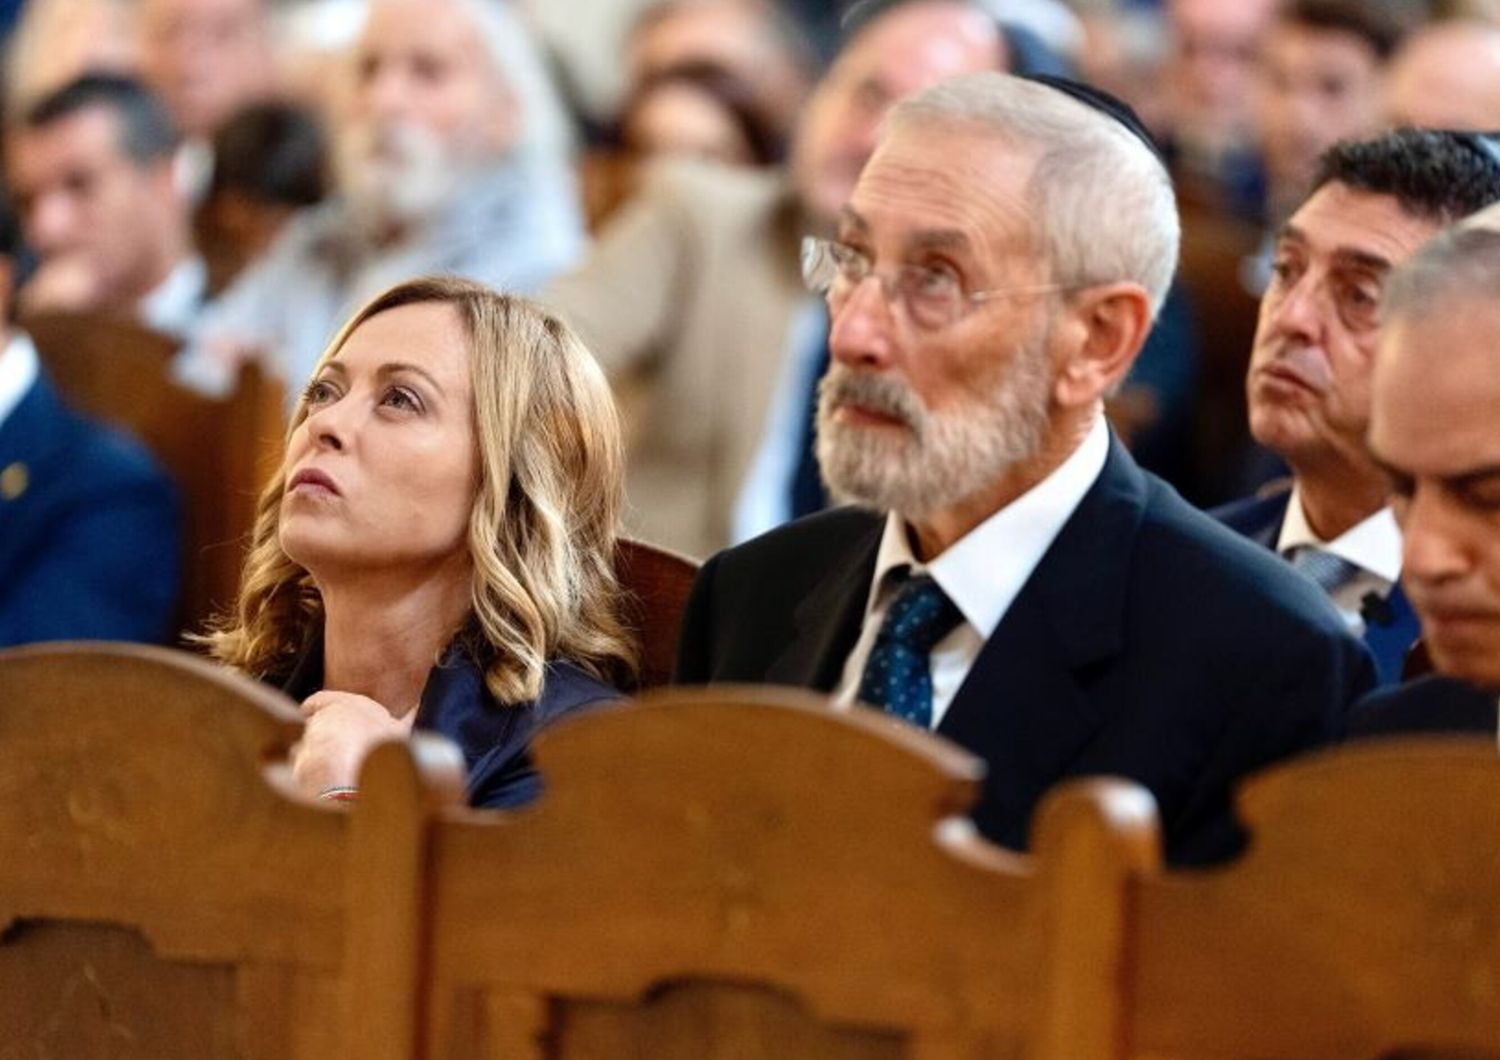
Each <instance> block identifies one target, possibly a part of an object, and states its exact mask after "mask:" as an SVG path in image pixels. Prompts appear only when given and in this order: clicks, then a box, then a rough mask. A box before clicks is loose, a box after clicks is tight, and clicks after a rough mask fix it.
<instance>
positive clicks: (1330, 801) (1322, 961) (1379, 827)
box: [1121, 737, 1500, 1060]
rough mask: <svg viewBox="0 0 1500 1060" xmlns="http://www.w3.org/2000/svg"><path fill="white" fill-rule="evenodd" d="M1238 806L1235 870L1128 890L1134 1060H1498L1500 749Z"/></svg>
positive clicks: (1310, 781) (1321, 770)
mask: <svg viewBox="0 0 1500 1060" xmlns="http://www.w3.org/2000/svg"><path fill="white" fill-rule="evenodd" d="M1240 804H1241V808H1242V815H1243V817H1244V819H1245V821H1246V824H1247V826H1248V828H1249V830H1250V832H1251V836H1252V838H1251V843H1250V847H1249V850H1248V851H1247V852H1246V853H1245V855H1244V857H1243V858H1242V859H1240V860H1239V861H1237V862H1236V863H1234V864H1233V865H1230V866H1228V867H1226V868H1223V869H1220V870H1216V871H1208V872H1201V873H1172V874H1167V875H1163V876H1156V877H1151V876H1146V877H1142V878H1141V879H1140V880H1139V881H1138V882H1137V884H1136V885H1135V887H1134V888H1133V890H1134V894H1133V905H1134V909H1135V915H1134V918H1133V919H1134V924H1133V927H1132V929H1131V936H1132V937H1131V942H1130V951H1131V953H1132V954H1133V957H1132V960H1131V962H1130V966H1129V972H1128V975H1127V976H1126V977H1125V978H1124V979H1123V980H1122V988H1123V991H1124V997H1123V998H1122V1001H1121V1003H1122V1005H1124V1006H1128V1008H1129V1011H1130V1015H1131V1018H1130V1032H1129V1037H1130V1039H1131V1051H1132V1054H1133V1055H1140V1056H1152V1057H1168V1056H1171V1057H1193V1058H1195V1060H1197V1058H1204V1057H1257V1058H1283V1057H1286V1058H1291V1057H1297V1058H1311V1057H1317V1058H1323V1060H1339V1058H1345V1057H1348V1058H1356V1057H1358V1058H1373V1057H1387V1056H1389V1057H1397V1056H1400V1057H1419V1056H1421V1057H1438V1056H1442V1057H1449V1058H1454V1057H1480V1056H1485V1057H1490V1058H1495V1057H1500V757H1497V755H1496V753H1495V741H1494V739H1493V738H1492V737H1491V738H1486V739H1459V738H1454V739H1451V740H1442V739H1429V740H1424V741H1420V742H1417V741H1411V742H1406V741H1401V742H1391V743H1371V744H1368V745H1360V746H1351V747H1347V748H1342V749H1338V750H1336V751H1332V752H1328V753H1325V754H1322V755H1319V756H1315V757H1312V758H1309V759H1305V760H1300V761H1297V762H1293V763H1289V764H1287V765H1284V766H1282V767H1279V768H1277V769H1274V770H1272V771H1270V772H1268V773H1266V774H1263V775H1261V776H1258V777H1256V778H1254V779H1253V780H1252V781H1250V782H1249V783H1248V784H1247V785H1246V787H1245V788H1244V790H1243V791H1242V793H1241V799H1240Z"/></svg>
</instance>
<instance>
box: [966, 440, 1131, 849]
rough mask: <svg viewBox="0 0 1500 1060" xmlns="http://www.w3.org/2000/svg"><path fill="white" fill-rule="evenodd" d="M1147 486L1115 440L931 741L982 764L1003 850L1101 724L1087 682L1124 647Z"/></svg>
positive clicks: (1020, 836)
mask: <svg viewBox="0 0 1500 1060" xmlns="http://www.w3.org/2000/svg"><path fill="white" fill-rule="evenodd" d="M1146 488H1147V486H1146V480H1145V477H1144V476H1143V475H1142V474H1141V472H1140V470H1139V469H1138V468H1137V467H1136V465H1135V462H1134V461H1133V460H1131V458H1130V457H1129V456H1128V455H1127V454H1126V453H1125V451H1124V449H1123V448H1122V447H1121V446H1120V445H1119V443H1118V442H1116V441H1114V440H1113V439H1111V443H1110V453H1109V458H1108V460H1107V461H1106V462H1105V465H1104V470H1103V471H1102V472H1101V473H1100V475H1099V478H1098V480H1097V481H1096V482H1095V483H1094V485H1093V487H1092V488H1091V489H1090V490H1089V492H1088V493H1087V494H1085V495H1084V498H1083V501H1082V503H1080V504H1079V506H1078V508H1077V510H1076V511H1074V513H1073V515H1072V516H1071V517H1070V518H1069V520H1068V522H1067V523H1066V524H1065V525H1064V527H1063V529H1062V532H1061V533H1060V534H1058V536H1057V539H1056V540H1055V541H1054V542H1053V543H1052V547H1051V548H1049V549H1048V550H1047V553H1046V555H1045V556H1043V557H1042V561H1041V563H1040V564H1038V565H1037V568H1036V570H1035V571H1033V572H1032V575H1031V577H1030V579H1028V580H1027V582H1026V585H1025V586H1024V587H1023V588H1022V590H1021V592H1020V594H1019V595H1018V596H1017V597H1016V599H1015V602H1014V603H1013V604H1012V605H1011V607H1010V609H1009V610H1008V611H1007V612H1006V614H1005V617H1004V618H1003V619H1001V621H1000V625H999V626H998V627H996V629H995V632H994V634H993V635H992V636H991V637H990V639H989V640H988V641H987V642H986V643H985V645H984V647H983V648H982V649H981V650H980V653H979V657H978V658H977V659H976V660H975V663H974V666H973V667H972V668H971V669H970V671H969V675H968V677H967V679H966V680H965V681H964V683H963V685H962V686H961V687H960V688H959V690H958V694H957V695H956V696H955V697H954V700H953V703H952V705H951V706H950V707H949V709H948V712H947V714H946V715H944V718H943V722H942V724H941V725H940V726H939V727H938V732H939V733H941V734H942V735H944V736H947V737H949V738H950V739H953V740H956V741H957V742H958V743H960V744H962V745H963V746H964V747H966V748H968V749H969V750H971V751H974V752H975V753H977V754H979V755H980V756H981V757H983V758H984V759H985V761H987V762H988V763H989V766H990V774H989V780H988V782H987V784H986V788H985V797H984V802H985V805H984V807H983V808H982V810H981V813H982V814H983V815H984V816H985V817H987V818H988V819H989V822H990V824H991V825H992V826H993V827H994V828H995V829H996V832H997V833H998V834H1001V835H1003V836H1005V837H1006V839H1007V841H1015V842H1021V841H1023V840H1024V826H1025V822H1026V820H1027V819H1028V818H1029V816H1030V810H1031V808H1032V806H1034V804H1035V802H1036V800H1037V799H1038V798H1039V797H1040V796H1041V793H1042V792H1043V791H1044V790H1045V789H1046V788H1047V787H1048V786H1049V785H1051V784H1052V783H1053V782H1055V781H1056V779H1057V778H1058V777H1059V776H1061V775H1062V774H1063V773H1064V772H1066V770H1067V768H1068V766H1069V764H1070V763H1071V762H1072V761H1073V760H1074V759H1075V758H1076V757H1077V756H1078V753H1079V752H1080V751H1081V750H1082V748H1083V747H1084V745H1085V744H1086V743H1087V742H1088V740H1089V739H1090V737H1092V736H1093V734H1094V733H1095V732H1096V731H1097V730H1098V728H1099V726H1100V725H1101V724H1102V723H1103V721H1104V719H1105V717H1106V712H1107V710H1108V704H1106V703H1101V702H1098V701H1096V700H1095V699H1094V698H1093V697H1092V695H1091V694H1090V690H1089V688H1088V677H1089V674H1090V672H1091V671H1097V670H1098V668H1099V667H1100V665H1101V664H1104V663H1107V662H1108V661H1109V660H1111V659H1113V658H1114V657H1115V656H1116V655H1117V654H1118V653H1119V651H1120V649H1121V646H1122V644H1123V639H1124V629H1123V626H1124V611H1125V604H1126V594H1127V592H1128V588H1129V581H1130V571H1131V567H1132V563H1133V560H1132V553H1133V551H1134V547H1135V539H1136V535H1137V532H1138V530H1139V528H1140V523H1141V518H1142V516H1143V514H1144V511H1145V505H1146Z"/></svg>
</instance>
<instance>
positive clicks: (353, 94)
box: [182, 0, 583, 394]
mask: <svg viewBox="0 0 1500 1060" xmlns="http://www.w3.org/2000/svg"><path fill="white" fill-rule="evenodd" d="M348 70H349V74H350V76H351V78H352V82H351V83H350V85H349V89H350V91H349V97H348V100H347V103H346V105H345V107H344V108H343V109H342V110H341V112H340V115H339V121H338V123H337V125H336V126H335V127H334V129H333V130H332V138H333V150H334V177H335V188H336V191H337V193H338V194H337V195H336V197H334V198H333V199H331V200H330V201H329V202H327V203H325V204H324V205H322V206H320V207H318V208H316V209H314V210H312V211H310V212H308V213H307V214H305V215H304V216H301V217H299V218H297V219H296V220H295V221H294V222H293V223H291V224H290V225H288V226H287V228H286V229H285V230H284V231H283V232H282V234H281V236H280V237H279V238H278V239H277V241H276V243H275V244H274V245H273V246H272V248H271V250H270V251H269V252H268V253H267V254H266V255H265V257H264V258H262V259H261V260H260V261H259V262H257V263H256V264H255V265H254V266H253V267H252V268H250V269H248V270H246V271H245V272H244V273H243V274H242V275H241V276H240V277H239V279H238V280H236V281H235V283H234V284H233V285H232V286H231V287H230V288H229V290H228V291H226V292H225V293H224V295H223V296H222V297H221V298H219V299H217V300H216V301H215V303H214V305H213V306H212V307H211V309H210V311H209V312H208V314H207V315H206V319H205V320H204V322H203V325H202V327H201V328H200V330H199V332H198V333H197V335H196V336H195V342H194V346H193V349H192V350H191V351H190V352H189V353H188V354H187V355H186V357H185V359H184V361H183V364H182V377H183V379H184V381H185V382H187V383H189V384H190V385H194V386H196V387H198V388H200V389H204V390H207V391H209V392H215V391H219V390H222V389H223V388H225V387H226V386H227V385H228V384H229V381H230V380H231V379H232V378H233V375H232V373H233V370H234V367H235V365H237V364H238V363H239V362H240V361H242V360H244V359H246V358H247V357H261V358H263V359H264V360H265V362H266V363H267V364H268V365H269V366H270V367H271V369H272V370H273V372H275V373H276V374H277V375H279V376H281V377H282V378H283V379H284V380H285V381H286V382H287V383H288V385H289V392H290V393H292V394H295V393H296V392H297V391H298V390H299V388H300V387H301V386H302V385H303V384H304V383H305V382H306V381H307V378H308V374H309V373H310V372H311V370H312V366H313V364H314V363H315V362H316V360H317V358H318V355H319V353H320V352H321V351H322V349H323V347H324V346H325V345H326V343H327V341H328V338H329V337H330V335H331V334H332V333H333V331H334V329H335V327H336V326H337V324H338V322H339V321H340V320H342V319H344V318H345V317H347V316H348V315H349V314H350V313H351V312H352V311H353V309H354V308H355V307H357V306H358V305H359V304H360V303H362V302H363V301H365V300H367V299H368V298H369V297H371V296H372V295H373V294H375V293H376V292H378V291H380V290H383V289H384V288H386V287H389V286H390V285H392V284H394V283H397V282H399V281H401V280H403V279H406V278H409V277H411V276H416V275H422V274H427V273H451V274H455V275H460V276H466V277H469V278H471V279H476V280H479V281H481V282H484V283H488V284H491V285H493V286H496V287H500V288H503V289H506V290H510V291H520V292H525V291H530V290H533V289H535V288H537V287H538V286H540V285H541V284H542V283H544V282H545V281H546V280H547V279H549V278H550V277H551V276H552V275H553V274H555V273H556V272H558V271H560V270H561V269H563V268H565V267H566V266H568V265H570V264H571V263H572V262H573V261H574V260H575V259H576V257H577V256H578V254H579V253H580V251H581V250H582V246H583V224H582V219H581V214H580V211H579V205H578V199H577V194H576V190H575V181H574V179H573V175H572V171H571V168H570V165H569V160H568V150H569V144H570V139H571V137H570V129H569V126H568V124H567V118H566V115H565V114H564V112H563V110H562V108H561V105H560V103H559V101H558V98H557V95H556V93H555V91H554V89H553V86H552V84H551V82H550V80H549V79H548V74H547V71H546V68H545V65H544V63H543V61H542V57H541V56H540V54H539V53H538V51H537V49H536V47H535V45H534V43H533V41H532V39H531V37H530V36H529V35H528V33H527V30H526V26H525V24H524V23H523V22H521V21H520V19H519V17H518V16H517V15H516V14H515V12H514V11H513V10H512V9H511V7H510V5H509V4H507V3H505V2H504V0H374V2H373V3H372V4H371V6H370V12H369V19H368V21H367V23H366V25H365V27H364V31H363V33H362V34H361V36H360V39H359V42H358V43H357V45H356V46H355V48H354V50H353V54H352V55H351V56H350V63H349V67H348Z"/></svg>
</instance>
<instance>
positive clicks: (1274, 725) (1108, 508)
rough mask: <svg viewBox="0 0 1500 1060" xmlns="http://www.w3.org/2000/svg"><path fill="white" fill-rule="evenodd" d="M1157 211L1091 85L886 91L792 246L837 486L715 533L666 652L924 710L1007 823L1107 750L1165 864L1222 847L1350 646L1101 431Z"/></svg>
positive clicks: (1010, 831)
mask: <svg viewBox="0 0 1500 1060" xmlns="http://www.w3.org/2000/svg"><path fill="white" fill-rule="evenodd" d="M1127 122H1131V123H1132V124H1130V125H1127ZM1177 239H1178V225H1177V215H1176V209H1175V205H1174V202H1173V197H1172V189H1171V185H1170V183H1169V181H1168V178H1167V175H1166V172H1165V170H1164V169H1163V167H1162V165H1161V162H1160V160H1159V159H1158V158H1157V156H1156V155H1155V154H1154V152H1153V150H1152V149H1151V148H1150V147H1149V146H1148V145H1147V142H1146V140H1145V138H1144V134H1143V133H1141V132H1140V131H1139V127H1138V125H1136V124H1133V119H1131V118H1130V117H1129V116H1128V114H1126V113H1124V112H1123V108H1121V107H1120V106H1119V105H1118V104H1115V103H1113V101H1108V100H1104V99H1102V98H1101V97H1099V96H1098V94H1095V93H1089V92H1088V91H1087V90H1084V89H1081V88H1079V87H1078V86H1072V85H1067V84H1063V83H1051V84H1041V83H1035V82H1030V81H1026V80H1021V79H1017V78H1013V77H1007V76H1004V75H998V74H982V75H976V76H972V77H965V78H960V79H957V80H954V81H951V82H948V83H947V84H946V85H943V86H939V87H937V88H935V89H931V90H929V91H927V92H925V93H923V94H921V95H920V96H918V97H915V98H914V99H913V100H911V101H908V102H906V103H902V104H899V105H898V106H897V108H896V109H895V110H894V111H893V112H892V114H891V118H890V119H889V122H888V125H887V128H886V130H885V132H884V134H883V136H882V139H881V142H880V146H879V147H878V149H877V151H876V153H875V156H874V157H873V158H872V159H871V161H870V163H869V165H868V166H867V167H866V168H865V170H864V173H863V174H862V175H861V177H860V180H859V184H858V185H857V187H856V188H855V191H854V194H853V196H852V197H851V199H850V202H849V204H848V206H847V207H846V208H845V209H844V211H843V213H842V218H841V221H840V224H839V234H838V239H837V240H836V241H834V242H832V243H828V244H822V245H818V246H815V247H814V248H812V249H811V253H810V254H809V258H808V261H809V264H810V266H811V267H810V270H809V271H810V273H811V274H812V275H811V277H810V278H811V279H812V280H814V281H816V283H817V284H818V285H819V286H826V290H827V295H828V303H829V309H830V313H831V316H832V322H833V323H832V332H831V335H830V346H831V349H832V354H833V365H832V367H831V368H830V370H829V372H828V374H827V375H826V376H825V378H824V380H823V382H822V387H821V394H820V407H819V435H818V437H819V457H820V461H821V464H822V467H823V473H824V475H825V477H826V478H827V480H828V483H829V485H830V487H831V488H832V490H833V491H834V492H835V493H836V494H838V495H841V496H843V497H845V498H848V499H850V500H852V501H854V502H856V504H857V505H858V506H857V507H845V508H839V509H835V510H833V511H831V512H828V513H825V514H822V515H818V516H814V517H812V518H809V519H806V520H803V521H801V522H797V523H793V524H791V525H790V526H789V527H786V528H784V529H782V530H778V531H774V532H772V533H770V534H768V535H766V536H764V537H762V538H758V539H756V540H755V541H752V542H750V543H748V544H746V545H743V546H740V547H739V548H736V549H732V550H730V551H728V552H724V553H720V554H719V555H718V556H716V557H714V558H713V559H712V560H710V561H709V563H708V564H707V565H706V566H705V567H704V569H703V571H702V573H701V574H700V576H699V580H698V583H697V585H696V587H695V590H694V595H693V598H692V601H691V603H690V606H689V613H688V615H687V618H686V621H685V623H684V627H683V628H684V630H685V631H686V632H685V634H684V639H683V644H682V650H681V653H680V658H679V673H678V677H679V680H680V681H681V682H683V683H697V682H717V681H736V682H746V681H750V682H765V683H772V684H784V685H800V686H804V687H810V688H814V689H820V690H825V691H830V692H833V693H834V694H835V702H836V703H839V704H844V705H847V704H850V703H853V702H854V701H856V700H858V701H861V702H864V703H867V704H870V705H873V706H878V707H882V708H884V709H886V710H888V711H890V712H891V713H893V714H896V715H898V716H901V717H904V718H906V719H908V720H909V721H911V722H913V723H915V724H917V725H921V726H925V727H929V728H934V729H935V730H936V731H937V732H938V733H939V734H940V735H943V736H946V737H948V738H949V739H952V740H954V741H956V742H957V743H960V744H962V745H963V746H965V747H967V748H968V749H970V750H971V751H974V752H975V753H976V754H978V755H980V756H981V757H983V758H984V759H985V760H986V761H987V762H988V764H989V778H988V780H987V781H986V782H985V785H984V789H983V792H982V794H981V797H980V801H979V804H978V805H977V806H976V807H975V810H974V815H973V816H974V820H975V822H976V824H977V825H978V827H979V829H980V830H981V831H982V832H984V833H985V834H986V835H988V836H989V837H991V838H992V839H995V840H997V841H999V842H1001V843H1004V844H1006V845H1008V846H1012V847H1024V846H1025V844H1026V838H1027V830H1028V826H1029V823H1030V818H1031V813H1032V810H1033V808H1034V807H1035V805H1036V803H1037V800H1038V799H1040V798H1041V796H1042V794H1043V793H1044V792H1045V791H1046V790H1047V788H1048V787H1050V786H1051V785H1052V784H1054V783H1055V782H1057V781H1058V780H1060V779H1062V778H1063V777H1067V776H1076V775H1080V774H1094V773H1110V774H1116V775H1120V776H1126V777H1131V778H1133V779H1135V780H1137V781H1140V782H1141V783H1143V784H1145V785H1146V786H1147V787H1149V788H1150V789H1151V791H1152V792H1153V793H1154V795H1155V796H1156V799H1157V802H1158V803H1159V805H1160V808H1161V816H1162V820H1163V823H1164V825H1165V829H1166V840H1167V853H1168V856H1169V857H1170V858H1171V859H1172V860H1174V861H1176V862H1203V861H1212V860H1215V859H1218V858H1222V857H1224V856H1227V855H1229V854H1231V853H1233V852H1234V851H1235V850H1236V849H1237V847H1238V845H1239V842H1240V835H1239V830H1238V828H1237V827H1236V825H1235V822H1234V820H1233V816H1232V814H1231V812H1230V802H1229V800H1230V792H1231V788H1232V786H1233V784H1234V782H1235V781H1236V780H1237V779H1239V778H1240V777H1242V776H1243V775H1244V774H1246V773H1248V772H1251V771H1252V770H1255V769H1258V768H1260V767H1262V766H1265V765H1267V764H1269V763H1271V762H1274V761H1276V760H1278V759H1280V758H1283V757H1286V756H1287V755H1290V754H1293V753H1295V752H1297V751H1299V750H1302V749H1305V748H1308V747H1312V746H1315V745H1317V744H1320V743H1322V742H1325V741H1327V740H1330V739H1333V738H1335V737H1336V736H1337V735H1338V734H1339V733H1340V731H1341V729H1342V726H1343V718H1344V712H1345V707H1346V705H1347V704H1348V703H1349V702H1350V701H1351V700H1352V699H1353V698H1354V697H1355V696H1356V695H1357V694H1358V693H1359V692H1361V691H1362V690H1364V689H1366V688H1368V687H1369V686H1370V684H1371V682H1372V680H1373V674H1372V668H1371V664H1370V661H1369V658H1368V656H1367V655H1366V654H1365V652H1364V650H1363V648H1362V647H1361V646H1360V645H1359V644H1358V643H1357V642H1356V641H1355V640H1353V639H1352V638H1351V637H1350V636H1349V634H1348V633H1347V632H1346V631H1345V630H1344V628H1343V625H1342V623H1341V622H1340V620H1339V618H1338V616H1337V614H1335V613H1334V611H1333V609H1332V608H1331V607H1330V606H1329V604H1328V602H1327V601H1326V600H1325V599H1324V598H1323V597H1322V596H1321V595H1320V594H1319V593H1318V591H1317V590H1316V588H1314V587H1313V586H1311V585H1310V584H1309V583H1306V582H1304V581H1303V580H1302V579H1300V578H1299V577H1297V576H1296V575H1294V574H1292V573H1291V572H1289V571H1288V570H1287V569H1286V568H1285V567H1284V566H1283V565H1281V564H1280V563H1279V562H1278V561H1276V560H1275V558H1274V557H1272V556H1270V555H1268V554H1266V553H1264V552H1263V551H1262V550H1259V549H1257V548H1255V547H1253V546H1250V545H1249V544H1248V543H1247V542H1245V541H1243V540H1241V539H1239V538H1237V537H1236V536H1235V535H1233V534H1232V533H1230V532H1229V531H1227V530H1225V529H1224V528H1222V527H1220V526H1218V525H1216V524H1215V523H1213V521H1212V520H1210V519H1209V518H1208V517H1207V516H1205V515H1203V514H1201V513H1199V512H1198V511H1196V510H1195V509H1193V508H1191V507H1190V506H1189V505H1187V504H1186V503H1185V502H1184V501H1182V500H1181V498H1179V497H1178V496H1177V495H1176V494H1175V493H1173V492H1172V491H1171V489H1170V488H1168V487H1166V486H1165V485H1163V484H1162V483H1160V482H1159V481H1157V480H1155V479H1153V478H1152V477H1151V476H1149V475H1148V474H1146V473H1144V472H1143V471H1141V470H1140V469H1139V468H1138V467H1137V466H1136V465H1135V464H1134V462H1133V461H1132V460H1131V458H1130V457H1129V455H1128V454H1127V453H1126V452H1125V450H1124V449H1123V447H1122V446H1120V445H1119V444H1118V442H1116V441H1115V440H1113V439H1112V438H1111V437H1110V434H1109V430H1108V428H1107V426H1106V424H1105V421H1104V417H1103V402H1104V398H1105V396H1106V395H1107V394H1108V393H1110V392H1111V391H1112V390H1113V389H1114V388H1115V387H1116V386H1117V385H1118V384H1119V382H1120V380H1121V379H1123V378H1124V376H1125V374H1126V373H1127V372H1128V371H1129V369H1130V366H1131V364H1132V362H1133V361H1134V359H1135V356H1136V354H1137V352H1138V351H1139V350H1140V347H1141V344H1142V342H1143V341H1144V340H1145V337H1146V333H1147V331H1148V330H1149V329H1150V326H1151V322H1152V318H1153V316H1154V314H1155V312H1156V310H1157V309H1158V308H1159V307H1160V305H1161V301H1162V299H1163V297H1164V296H1165V294H1166V291H1167V287H1168V285H1169V283H1170V282H1171V278H1172V272H1173V269H1174V267H1175V264H1176V254H1177Z"/></svg>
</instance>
